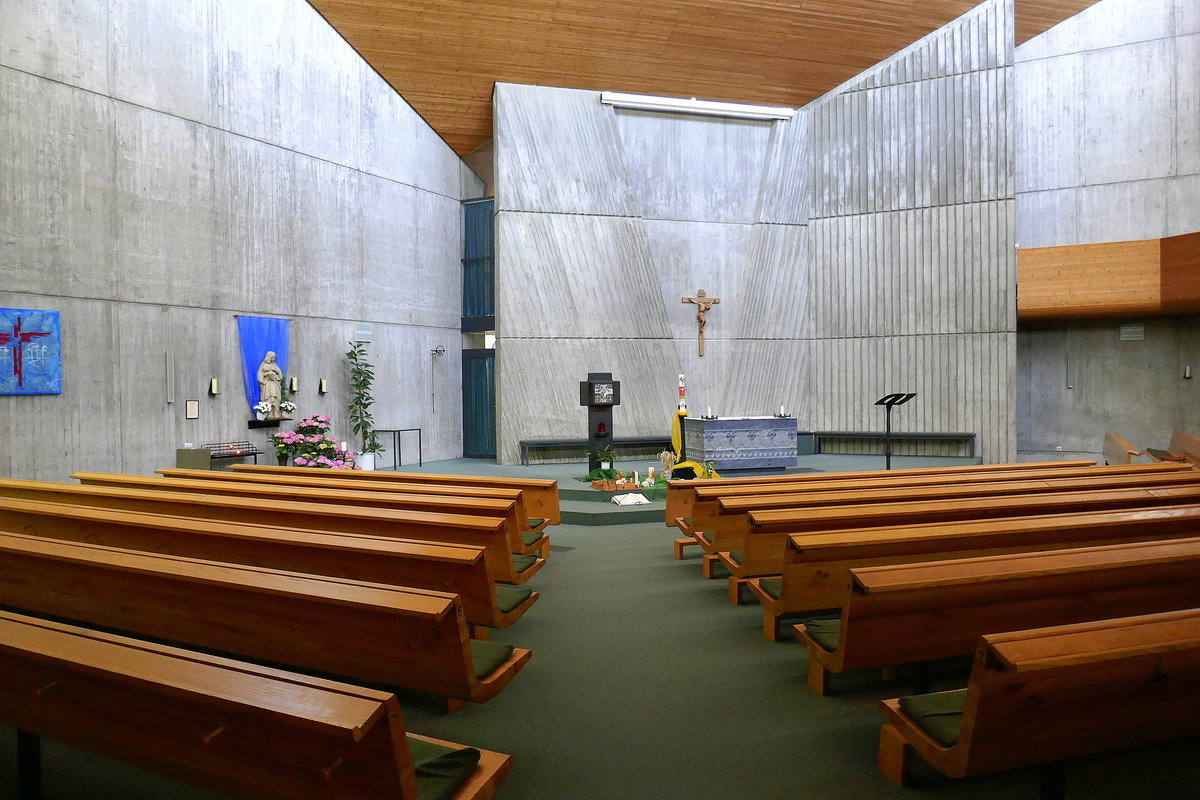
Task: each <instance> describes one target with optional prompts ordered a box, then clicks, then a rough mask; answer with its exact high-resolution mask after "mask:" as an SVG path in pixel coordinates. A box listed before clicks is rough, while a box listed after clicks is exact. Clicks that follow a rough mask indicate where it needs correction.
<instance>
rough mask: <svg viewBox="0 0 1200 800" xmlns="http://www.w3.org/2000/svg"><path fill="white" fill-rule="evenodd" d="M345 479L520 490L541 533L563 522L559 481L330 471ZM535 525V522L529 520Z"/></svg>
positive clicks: (301, 471)
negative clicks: (559, 501) (539, 521)
mask: <svg viewBox="0 0 1200 800" xmlns="http://www.w3.org/2000/svg"><path fill="white" fill-rule="evenodd" d="M230 469H231V470H233V471H235V472H247V473H251V474H254V473H258V474H264V475H266V474H270V473H273V472H274V473H284V474H292V475H310V474H312V470H311V469H308V468H307V467H272V466H267V465H265V464H233V465H231V466H230ZM329 472H330V474H334V473H335V472H336V473H337V474H338V475H339V476H345V479H346V480H376V481H393V482H401V483H432V484H436V485H441V486H480V487H485V488H486V487H491V488H494V489H520V490H521V495H522V496H523V497H524V498H525V510H526V511H528V512H529V513H530V514H532V515H533V517H534V518H535V519H536V518H540V519H541V523H540V524H539V525H537V526H533V527H534V530H540V529H541V528H543V527H545V526H546V525H558V524H559V523H560V522H562V513H561V512H560V511H559V505H558V481H553V480H546V479H542V478H505V477H498V476H494V475H445V474H435V473H430V472H384V471H382V470H375V471H373V472H364V471H359V470H351V471H349V472H344V471H339V470H329ZM530 521H531V522H533V520H532V519H531V520H530Z"/></svg>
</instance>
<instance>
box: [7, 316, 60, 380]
mask: <svg viewBox="0 0 1200 800" xmlns="http://www.w3.org/2000/svg"><path fill="white" fill-rule="evenodd" d="M61 392H62V348H61V342H60V332H59V318H58V312H57V311H36V310H32V309H22V308H0V394H59V393H61Z"/></svg>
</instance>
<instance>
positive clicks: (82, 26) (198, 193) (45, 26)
mask: <svg viewBox="0 0 1200 800" xmlns="http://www.w3.org/2000/svg"><path fill="white" fill-rule="evenodd" d="M0 110H2V113H0V151H2V152H3V153H4V154H5V155H4V158H3V159H0V306H6V307H18V308H45V309H58V310H60V311H61V312H62V330H63V351H64V369H63V373H64V376H63V383H64V391H63V394H62V395H57V396H54V395H51V396H41V397H29V396H18V397H2V398H0V423H2V425H0V427H2V428H3V430H4V435H5V446H4V447H3V448H0V476H17V477H26V478H47V479H61V478H64V477H65V476H66V475H67V474H68V473H69V472H71V471H74V470H79V469H106V470H121V471H127V472H147V471H150V470H152V469H154V468H156V467H160V466H163V465H169V464H171V463H172V462H173V459H174V450H175V448H176V447H178V446H181V445H182V444H183V443H184V442H185V441H188V442H195V443H200V442H206V441H214V440H225V439H245V438H250V439H251V440H255V441H260V442H261V441H264V439H265V434H264V433H263V432H259V431H248V430H247V426H246V420H247V419H248V417H249V416H250V414H249V411H248V409H247V407H246V404H245V400H244V397H243V393H242V385H241V373H240V366H239V363H240V362H239V358H240V356H239V350H238V343H237V333H236V324H235V319H234V314H238V313H242V314H259V315H264V316H281V317H289V318H291V319H292V323H291V346H290V350H291V363H290V365H289V374H291V375H295V376H298V377H299V379H300V382H301V385H300V393H299V395H298V396H297V398H296V399H297V401H298V403H299V412H298V413H299V414H306V413H327V414H330V415H332V416H334V418H335V420H336V421H337V422H338V423H339V425H338V428H337V430H335V434H336V435H338V437H339V438H342V439H349V438H350V429H349V425H348V422H347V420H346V414H345V410H344V409H345V405H346V400H347V397H348V374H347V368H346V366H345V361H344V358H343V355H342V354H343V353H344V352H345V350H346V349H347V346H348V345H347V342H348V341H349V340H350V339H351V338H352V336H353V332H354V329H355V323H356V322H369V323H372V324H373V326H374V341H373V342H372V343H371V344H370V345H369V352H370V355H371V358H372V360H373V361H374V362H375V363H376V365H377V384H376V395H377V397H378V404H377V406H376V413H375V418H376V424H377V425H379V426H381V427H410V426H421V427H422V428H424V441H425V457H426V458H450V457H456V456H458V455H459V454H460V453H461V410H460V401H459V397H460V381H461V377H460V372H459V370H458V369H457V367H456V366H455V365H456V364H457V360H458V359H457V354H458V352H459V349H460V345H459V342H460V335H459V331H458V328H459V291H460V289H459V287H460V281H461V266H460V261H459V258H460V255H461V238H462V237H461V211H460V205H459V201H460V200H461V199H462V198H464V197H472V196H476V195H478V194H480V193H481V192H482V183H481V182H480V181H479V180H478V179H477V178H476V177H475V176H474V175H473V174H472V173H470V172H469V170H467V169H466V168H465V166H464V165H463V164H462V162H461V161H460V160H459V159H458V158H457V156H455V155H454V153H453V152H452V151H451V150H450V148H449V147H447V146H446V145H445V143H444V142H442V141H441V139H440V138H439V137H438V136H437V134H436V133H434V132H433V131H432V130H431V129H430V128H429V127H428V125H426V124H425V122H424V121H423V120H421V119H420V117H419V116H418V115H417V114H416V113H415V112H414V111H413V110H412V109H411V108H410V107H409V106H408V105H407V103H405V102H404V100H403V99H402V98H401V97H400V96H399V95H397V94H396V93H395V92H394V91H393V90H392V89H391V88H390V87H388V86H387V84H386V83H384V81H383V80H382V79H381V78H379V77H378V75H376V74H375V73H374V72H373V71H372V70H371V69H370V68H369V67H368V66H367V65H366V63H365V62H363V61H362V59H361V58H360V57H359V56H358V55H357V54H356V53H355V52H354V51H353V50H352V49H351V48H350V47H349V46H348V45H347V44H346V43H345V42H344V41H343V40H342V39H341V37H340V36H338V34H337V33H336V32H335V31H334V30H333V29H332V28H330V27H329V25H328V24H327V23H326V22H325V21H324V20H323V19H322V18H321V17H320V16H319V15H318V14H317V13H316V12H315V11H314V10H313V9H312V7H311V6H309V5H308V4H307V3H303V2H297V1H296V0H264V1H263V2H255V3H241V2H237V1H236V0H194V2H188V3H158V2H147V0H103V1H102V2H93V1H88V2H84V0H78V1H77V2H58V3H43V2H36V0H10V1H9V2H6V3H5V7H4V22H3V24H2V25H0ZM438 345H442V346H444V347H445V348H446V350H447V351H448V352H447V356H446V357H445V358H443V359H433V358H432V357H431V356H430V354H429V351H430V350H431V349H433V348H434V347H436V346H438ZM168 354H170V357H171V358H173V361H174V382H173V386H171V387H168V385H167V377H166V376H167V369H166V362H167V359H168ZM211 377H216V378H218V379H219V381H220V385H221V387H222V390H223V393H222V394H220V395H219V396H217V397H209V396H208V394H207V388H208V381H209V378H211ZM322 378H325V379H327V380H328V381H329V387H330V392H329V393H328V394H326V395H324V396H321V395H318V394H317V391H316V390H317V383H318V381H319V380H320V379H322ZM171 394H173V396H174V403H170V404H169V403H168V402H167V399H168V396H169V395H171ZM189 399H196V400H199V401H200V419H199V420H185V419H184V401H185V400H189ZM435 403H436V413H435V412H434V411H433V409H432V405H433V404H435ZM406 460H407V459H406Z"/></svg>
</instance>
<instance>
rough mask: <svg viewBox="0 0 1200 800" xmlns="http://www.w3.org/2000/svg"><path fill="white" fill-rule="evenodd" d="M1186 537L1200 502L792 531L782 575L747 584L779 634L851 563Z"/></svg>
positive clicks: (767, 627) (831, 600) (835, 584)
mask: <svg viewBox="0 0 1200 800" xmlns="http://www.w3.org/2000/svg"><path fill="white" fill-rule="evenodd" d="M1191 536H1200V505H1190V506H1177V507H1170V508H1149V509H1138V510H1133V511H1085V512H1080V513H1076V514H1052V515H1047V516H1042V517H1009V518H1007V519H999V520H989V521H970V522H934V523H929V524H925V525H894V526H887V527H880V528H859V529H857V530H849V531H828V532H819V533H797V534H792V535H791V536H789V537H788V550H787V557H786V559H785V562H784V568H783V575H782V576H781V577H780V578H775V579H771V578H750V579H749V580H748V581H747V583H746V585H747V586H748V587H749V588H750V590H751V591H752V592H753V593H754V595H755V596H756V597H757V598H758V600H759V601H760V602H761V603H762V604H763V635H764V636H766V637H767V638H768V639H771V640H772V641H778V640H779V620H780V618H782V617H783V616H785V615H788V614H796V613H803V612H811V611H819V610H824V609H829V608H837V607H838V604H839V603H840V602H841V599H842V592H843V591H844V590H845V587H846V586H848V585H849V582H850V570H851V569H854V568H856V567H872V566H883V565H886V564H913V563H917V562H923V561H945V560H948V559H955V558H971V557H975V556H984V555H1000V554H1003V553H1019V552H1026V551H1030V550H1063V549H1067V548H1071V547H1093V546H1097V545H1105V544H1119V543H1122V542H1138V541H1152V540H1156V539H1184V538H1188V537H1191Z"/></svg>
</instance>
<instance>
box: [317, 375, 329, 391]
mask: <svg viewBox="0 0 1200 800" xmlns="http://www.w3.org/2000/svg"><path fill="white" fill-rule="evenodd" d="M317 391H318V392H320V393H321V394H325V393H326V392H328V391H329V381H327V380H325V379H324V378H321V382H320V383H318V384H317Z"/></svg>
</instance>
